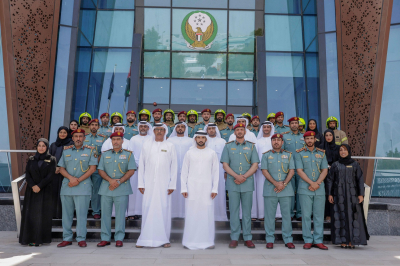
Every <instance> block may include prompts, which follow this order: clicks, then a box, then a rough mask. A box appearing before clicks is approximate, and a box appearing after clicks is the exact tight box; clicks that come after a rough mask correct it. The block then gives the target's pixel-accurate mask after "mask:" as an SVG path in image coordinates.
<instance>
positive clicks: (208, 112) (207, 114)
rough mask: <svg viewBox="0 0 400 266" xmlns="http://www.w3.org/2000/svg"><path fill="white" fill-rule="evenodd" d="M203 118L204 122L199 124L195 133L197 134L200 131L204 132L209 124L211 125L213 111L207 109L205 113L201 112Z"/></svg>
mask: <svg viewBox="0 0 400 266" xmlns="http://www.w3.org/2000/svg"><path fill="white" fill-rule="evenodd" d="M201 117H202V118H203V121H202V122H198V123H197V124H196V126H195V128H194V130H193V131H194V132H195V133H196V132H197V131H199V130H203V129H204V127H205V126H206V125H208V123H210V118H211V110H210V109H208V108H206V109H204V110H203V111H201Z"/></svg>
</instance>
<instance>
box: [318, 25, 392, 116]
mask: <svg viewBox="0 0 400 266" xmlns="http://www.w3.org/2000/svg"><path fill="white" fill-rule="evenodd" d="M336 45H337V43H336V33H335V32H333V33H328V34H325V46H326V79H327V90H328V112H329V114H328V115H329V116H334V117H336V118H337V119H339V120H340V105H339V80H338V63H337V48H336ZM386 71H387V70H386ZM339 122H340V121H339ZM339 124H340V123H339Z"/></svg>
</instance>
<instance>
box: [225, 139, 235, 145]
mask: <svg viewBox="0 0 400 266" xmlns="http://www.w3.org/2000/svg"><path fill="white" fill-rule="evenodd" d="M232 142H234V140H232V141H229V142H227V143H225V145H226V144H228V143H232Z"/></svg>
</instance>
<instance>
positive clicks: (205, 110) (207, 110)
mask: <svg viewBox="0 0 400 266" xmlns="http://www.w3.org/2000/svg"><path fill="white" fill-rule="evenodd" d="M205 112H209V113H210V114H211V110H210V109H208V108H206V109H204V110H203V111H201V113H205Z"/></svg>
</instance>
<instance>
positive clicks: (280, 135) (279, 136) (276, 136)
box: [271, 133, 283, 139]
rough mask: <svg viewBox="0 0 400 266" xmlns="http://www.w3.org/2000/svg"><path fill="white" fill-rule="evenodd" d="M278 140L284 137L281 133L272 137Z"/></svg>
mask: <svg viewBox="0 0 400 266" xmlns="http://www.w3.org/2000/svg"><path fill="white" fill-rule="evenodd" d="M276 138H281V139H282V138H283V135H282V134H279V133H276V134H274V135H273V136H272V137H271V139H276Z"/></svg>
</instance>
